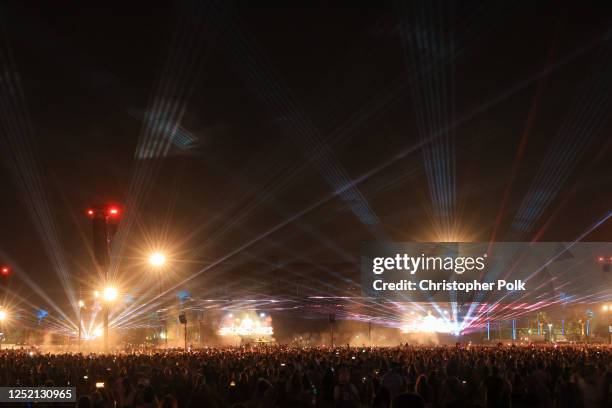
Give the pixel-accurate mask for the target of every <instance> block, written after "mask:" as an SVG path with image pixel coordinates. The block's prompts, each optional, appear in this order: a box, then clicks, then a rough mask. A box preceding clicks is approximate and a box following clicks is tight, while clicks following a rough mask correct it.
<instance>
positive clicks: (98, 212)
mask: <svg viewBox="0 0 612 408" xmlns="http://www.w3.org/2000/svg"><path fill="white" fill-rule="evenodd" d="M87 215H88V216H89V218H91V224H92V234H93V252H94V257H95V260H96V263H97V264H98V267H99V268H100V270H101V271H102V273H103V276H104V288H105V289H104V302H103V311H102V312H103V313H102V314H103V335H104V351H108V315H109V307H110V305H109V303H110V301H112V300H114V298H115V297H116V296H117V294H116V290H115V289H113V288H111V287H108V284H109V267H110V249H111V242H112V239H113V237H114V236H115V233H116V232H117V226H118V224H119V219H120V210H119V207H118V206H116V205H112V204H111V205H95V206H92V207H90V208H89V209H88V210H87ZM81 324H82V322H81V321H80V318H79V344H80V342H81V335H80V333H81Z"/></svg>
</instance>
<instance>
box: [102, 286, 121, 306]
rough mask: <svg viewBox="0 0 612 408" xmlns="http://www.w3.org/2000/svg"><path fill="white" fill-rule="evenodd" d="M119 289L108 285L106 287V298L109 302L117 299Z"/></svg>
mask: <svg viewBox="0 0 612 408" xmlns="http://www.w3.org/2000/svg"><path fill="white" fill-rule="evenodd" d="M117 295H118V293H117V289H115V288H113V287H110V286H109V287H107V288H106V289H104V300H106V301H108V302H112V301H113V300H115V299H117Z"/></svg>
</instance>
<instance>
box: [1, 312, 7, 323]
mask: <svg viewBox="0 0 612 408" xmlns="http://www.w3.org/2000/svg"><path fill="white" fill-rule="evenodd" d="M5 319H6V311H4V310H0V321H2V320H5Z"/></svg>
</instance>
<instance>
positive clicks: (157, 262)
mask: <svg viewBox="0 0 612 408" xmlns="http://www.w3.org/2000/svg"><path fill="white" fill-rule="evenodd" d="M165 264H166V255H164V254H163V253H162V252H153V253H152V254H151V255H149V265H151V266H152V267H153V269H155V270H157V278H158V280H159V301H160V304H161V297H162V294H163V288H162V269H163V267H164V265H165ZM161 326H162V333H163V334H164V342H165V343H166V348H167V347H168V332H167V331H166V328H165V326H164V325H163V324H162V325H161ZM162 333H160V336H161V334H162Z"/></svg>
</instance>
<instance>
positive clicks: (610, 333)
mask: <svg viewBox="0 0 612 408" xmlns="http://www.w3.org/2000/svg"><path fill="white" fill-rule="evenodd" d="M601 309H602V310H603V311H604V312H605V313H606V316H607V317H608V327H607V329H608V343H610V344H612V331H610V327H611V326H610V313H612V305H603V307H602V308H601Z"/></svg>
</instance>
